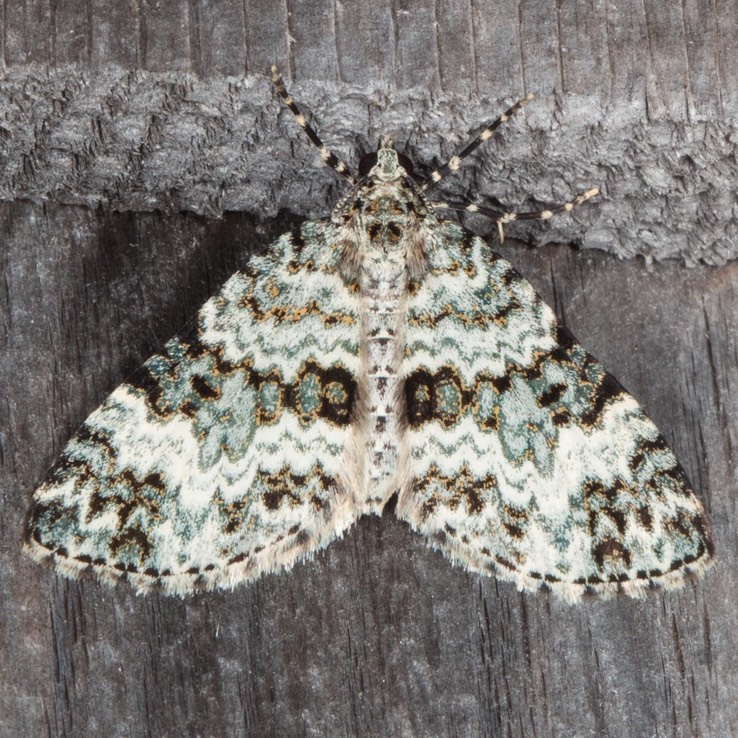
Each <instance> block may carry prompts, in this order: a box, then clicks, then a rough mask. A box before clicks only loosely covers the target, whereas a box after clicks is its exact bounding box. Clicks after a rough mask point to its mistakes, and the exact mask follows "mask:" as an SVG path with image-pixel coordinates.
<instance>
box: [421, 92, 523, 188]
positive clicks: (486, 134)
mask: <svg viewBox="0 0 738 738" xmlns="http://www.w3.org/2000/svg"><path fill="white" fill-rule="evenodd" d="M532 99H533V93H532V92H529V93H528V94H527V95H526V96H525V97H524V98H523V99H522V100H518V101H517V102H516V103H515V105H513V106H512V107H511V108H508V109H507V110H506V111H505V112H504V113H503V114H502V115H501V116H500V117H499V118H497V120H494V121H492V123H490V124H489V125H488V126H487V127H486V128H485V129H484V130H483V131H482V132H481V133H480V134H479V135H478V136H477V137H476V138H475V139H474V140H473V141H471V142H470V143H469V144H468V145H467V146H465V147H464V148H463V149H462V150H461V151H460V152H459V153H458V154H455V155H454V156H452V157H451V158H450V159H449V160H448V161H447V162H446V163H445V164H444V165H443V166H441V167H438V169H436V170H435V171H433V172H431V175H430V179H429V180H428V181H427V182H426V183H425V184H423V186H422V189H424V190H426V189H428V187H432V186H433V185H434V184H436V183H437V182H440V181H441V180H442V179H443V178H444V177H448V175H449V174H451V173H452V172H455V171H456V170H457V169H458V168H459V167H460V166H461V162H462V161H464V159H466V157H467V156H469V154H471V153H472V152H473V151H474V150H475V149H476V148H478V147H479V146H480V145H481V144H483V143H484V142H485V141H486V140H487V139H488V138H491V137H492V134H493V133H494V132H495V131H496V130H497V129H498V128H499V127H500V126H501V125H502V124H503V123H505V121H507V120H509V119H510V118H511V117H512V116H513V115H515V113H517V112H518V110H520V108H522V107H523V105H525V104H526V103H527V102H529V101H530V100H532Z"/></svg>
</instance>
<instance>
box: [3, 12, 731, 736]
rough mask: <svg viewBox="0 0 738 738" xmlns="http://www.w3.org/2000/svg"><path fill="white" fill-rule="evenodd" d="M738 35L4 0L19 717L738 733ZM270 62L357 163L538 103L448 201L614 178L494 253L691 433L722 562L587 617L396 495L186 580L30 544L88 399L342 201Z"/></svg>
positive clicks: (632, 20)
mask: <svg viewBox="0 0 738 738" xmlns="http://www.w3.org/2000/svg"><path fill="white" fill-rule="evenodd" d="M736 29H738V5H736V4H735V3H733V2H730V1H729V0H716V2H714V3H700V2H697V1H696V0H687V2H685V3H682V4H674V3H664V2H663V1H662V0H645V2H644V1H642V0H617V2H610V3H603V2H599V1H598V2H592V3H588V2H567V3H561V2H556V1H555V0H520V2H519V3H518V4H506V3H503V4H501V5H500V4H485V3H480V2H466V1H463V2H447V1H441V2H418V3H408V2H404V0H393V1H392V2H379V3H365V2H359V0H343V1H342V2H340V3H337V2H333V0H320V1H319V2H315V3H306V2H304V0H283V1H282V2H280V3H273V2H258V1H257V0H244V1H243V2H242V0H223V1H222V2H218V3H212V2H207V1H205V0H189V2H187V3H184V4H183V3H180V4H176V3H174V4H172V3H167V2H165V3H163V4H162V3H158V4H157V3H140V2H136V0H130V2H125V3H120V2H115V3H112V4H111V3H109V2H105V3H104V2H102V0H86V2H84V3H74V2H69V1H68V0H62V1H61V2H54V3H50V2H45V1H42V2H38V1H37V0H28V1H27V2H22V3H6V5H5V7H4V14H3V27H2V32H1V33H0V64H1V65H2V70H3V74H2V79H0V198H2V199H3V200H5V201H6V202H1V203H0V244H1V245H0V274H2V279H0V385H2V387H3V390H4V391H3V393H1V394H0V684H2V685H3V689H0V736H5V735H8V736H18V735H52V736H55V737H56V736H73V737H74V738H78V737H82V738H86V736H99V735H111V736H126V737H134V736H135V737H136V738H138V736H141V737H142V738H143V736H146V737H147V738H150V737H151V736H154V737H156V738H159V737H160V736H166V737H168V736H172V738H174V737H175V736H176V737H179V736H182V735H192V736H228V738H230V737H231V736H235V737H237V738H238V737H240V736H284V735H316V736H323V735H356V736H371V735H377V736H383V737H384V736H388V737H392V736H408V735H412V736H433V737H434V738H435V737H437V736H439V737H440V736H498V735H505V736H514V737H517V736H526V737H528V736H532V735H535V736H544V737H547V736H562V735H577V736H579V735H595V736H603V737H604V736H608V737H609V736H612V737H613V738H615V737H617V738H630V737H633V738H642V736H644V735H649V736H651V735H653V736H659V737H660V736H679V737H680V738H681V737H682V736H700V738H703V737H705V736H719V737H720V738H723V736H733V735H736V725H738V707H737V706H738V622H737V621H738V616H737V615H736V612H735V593H736V591H738V581H737V580H738V566H737V565H736V564H738V540H736V536H735V530H736V522H735V521H736V509H735V490H736V487H737V486H738V477H737V475H736V468H735V463H734V459H735V458H738V371H736V367H738V338H736V333H735V329H734V327H735V324H736V322H737V320H738V267H736V263H735V262H731V260H733V259H735V258H736V255H738V224H737V223H736V220H735V217H734V209H735V195H734V190H735V188H734V184H735V181H736V178H737V176H738V165H736V159H735V151H734V148H735V146H734V141H735V140H736V118H737V113H738V56H737V55H736V54H735V48H734V47H735V42H734V39H735V37H736ZM275 60H276V61H278V62H279V63H280V65H281V66H282V67H283V69H284V71H285V75H286V77H287V79H288V81H289V82H290V88H291V89H292V91H293V93H294V97H295V98H296V99H297V100H298V101H301V102H302V103H303V105H304V107H305V109H306V112H307V113H308V114H309V115H310V116H311V118H312V119H314V120H315V121H316V124H317V126H318V128H319V131H320V133H321V135H323V137H324V138H325V139H326V141H327V142H328V143H330V145H331V146H332V147H334V148H335V149H336V150H337V151H338V152H339V153H340V154H341V155H342V156H344V157H345V158H346V159H348V160H349V161H351V163H354V164H355V163H356V161H357V160H358V157H359V155H360V154H361V153H362V152H363V151H364V150H366V149H368V148H369V147H372V146H374V145H375V144H376V140H377V138H378V136H379V134H380V133H381V132H384V131H390V132H392V133H394V134H395V136H396V138H397V140H398V143H399V144H400V145H401V146H406V147H407V149H406V150H407V152H408V153H409V154H411V155H412V156H413V158H414V159H415V161H416V164H418V166H419V167H420V168H421V170H422V167H423V166H424V165H425V166H430V165H431V164H432V163H433V162H435V161H437V160H438V159H439V158H443V157H445V156H447V155H449V154H451V153H452V152H453V150H454V149H455V147H456V146H457V145H459V144H460V143H461V142H462V141H463V140H464V139H465V138H466V137H467V135H468V134H470V133H473V132H474V131H475V130H477V129H478V127H479V126H480V125H481V124H482V123H483V121H486V120H488V119H489V118H490V117H492V116H494V115H496V114H497V112H499V109H500V108H501V107H502V105H503V104H504V103H505V102H510V101H511V100H512V99H513V98H514V97H516V96H517V95H520V94H521V93H522V92H523V91H524V90H531V91H533V92H535V93H536V95H537V98H536V100H535V101H534V103H533V104H531V105H529V106H528V107H527V108H526V112H525V114H524V115H523V116H521V117H520V118H519V119H518V120H515V121H514V122H512V123H511V124H510V125H509V126H508V127H506V128H505V129H504V130H503V131H501V132H500V136H499V137H498V139H497V140H495V141H492V142H490V144H489V146H488V148H487V149H486V150H485V151H484V152H483V153H482V154H481V156H479V157H476V158H475V160H474V161H473V162H470V164H471V166H470V167H468V168H465V169H464V171H463V172H462V173H460V174H459V176H458V177H457V178H456V179H454V180H451V181H450V182H449V185H450V186H451V189H450V190H449V192H451V193H452V194H457V195H458V194H460V193H462V194H466V193H472V194H480V195H482V196H493V197H497V198H499V199H502V200H503V201H505V202H507V203H509V204H510V206H511V207H521V208H522V207H530V208H533V207H535V206H536V205H537V204H542V203H550V202H552V201H555V200H557V199H562V198H565V197H566V196H567V195H568V194H570V193H571V192H572V190H575V189H579V188H584V187H588V186H590V185H592V184H593V183H594V184H601V185H602V186H603V190H604V197H603V198H602V199H601V200H599V201H598V202H596V203H592V204H591V205H590V206H588V207H586V208H582V209H580V210H579V211H578V212H576V213H575V215H574V217H573V218H561V219H557V220H555V221H551V222H549V223H547V224H545V225H544V226H534V227H533V228H532V229H531V230H528V229H525V228H519V229H517V230H516V229H515V228H513V227H511V228H509V229H508V239H509V240H508V241H506V244H505V247H504V250H505V252H506V253H507V255H508V256H509V257H510V258H511V259H512V260H513V261H514V263H515V264H516V265H517V266H518V267H519V268H520V270H521V272H522V273H523V274H524V275H525V276H526V277H528V278H529V279H530V280H531V282H532V283H533V284H534V286H535V287H536V288H537V289H538V290H539V291H540V292H541V294H542V295H543V296H544V297H545V298H546V299H547V300H548V301H549V302H550V303H551V304H552V305H554V306H555V308H556V310H557V312H558V313H559V315H560V316H561V317H562V318H563V319H564V321H565V322H566V323H567V324H568V325H569V327H570V328H572V330H573V331H574V333H575V334H576V335H577V336H578V337H579V338H580V340H581V341H582V342H583V343H584V344H585V346H587V347H588V348H589V349H590V350H591V351H592V352H593V353H594V354H595V355H596V356H598V357H599V358H600V359H601V360H602V361H603V363H605V365H606V366H608V368H609V369H611V370H612V371H613V373H614V374H615V375H616V376H618V377H619V379H621V381H623V383H624V384H625V385H626V386H627V387H628V388H629V389H630V390H631V391H632V392H633V393H634V394H635V396H636V397H637V398H638V399H639V400H640V401H641V402H642V403H643V405H644V407H645V408H646V410H647V411H648V412H649V414H650V415H651V416H652V417H653V418H654V420H655V421H656V423H657V425H659V427H660V428H661V429H662V430H663V431H664V433H665V435H666V437H667V439H668V440H669V441H670V443H671V444H672V445H673V446H674V448H675V450H676V452H677V455H678V456H679V458H680V460H681V462H682V463H683V465H684V466H685V468H686V469H687V471H688V474H689V476H690V477H691V479H692V480H693V482H694V484H695V487H696V488H697V489H698V491H699V494H700V496H701V498H702V499H703V501H704V502H705V504H706V506H707V509H708V512H709V514H710V516H711V518H712V521H713V525H714V529H715V542H716V547H717V552H718V556H719V559H718V562H717V564H716V566H715V568H714V569H713V570H712V571H711V572H709V573H708V575H707V578H706V579H705V580H704V581H703V582H700V583H696V584H695V585H693V586H690V587H688V588H687V589H685V590H684V591H682V592H678V593H665V594H664V593H654V594H652V595H651V596H649V597H648V598H647V599H646V600H644V601H642V602H632V601H630V600H623V599H617V600H614V601H611V602H607V603H600V602H587V603H585V604H583V605H581V606H577V607H568V606H565V605H563V604H561V603H558V602H556V601H554V600H552V599H551V598H549V597H548V596H546V595H535V596H531V595H522V594H519V593H517V592H515V591H514V588H513V587H511V586H510V585H507V584H500V583H497V582H496V581H495V580H493V579H489V578H481V577H478V576H476V575H471V574H467V573H465V572H463V571H462V570H459V569H457V568H455V567H453V566H451V565H450V564H449V562H447V561H446V560H445V559H444V558H443V557H441V556H440V555H439V554H437V553H434V552H433V551H431V550H429V549H428V548H427V547H426V546H425V543H424V542H423V541H422V539H420V538H419V537H418V536H416V535H415V534H413V533H412V532H411V531H409V529H408V528H407V527H406V526H404V525H403V524H402V523H400V522H398V521H397V520H396V519H395V518H394V516H393V515H392V514H391V513H388V514H385V515H384V516H382V518H381V519H380V518H371V519H364V520H362V521H361V522H360V523H359V524H358V525H357V526H355V528H354V529H352V530H351V531H350V532H349V533H348V534H347V535H346V536H345V537H344V539H342V540H341V541H338V542H336V543H334V544H332V545H331V546H330V547H329V548H328V549H327V550H325V551H324V552H321V553H320V554H318V555H317V556H316V557H315V558H314V560H312V561H308V562H304V563H301V564H299V565H297V566H296V567H295V568H294V569H293V570H292V571H291V572H289V573H283V574H280V575H278V576H269V577H265V578H263V579H261V580H259V581H258V582H256V583H254V584H252V585H249V586H244V587H241V588H238V589H237V590H235V591H234V592H232V593H214V594H207V595H200V596H196V597H194V598H189V599H187V600H179V599H176V598H167V597H164V596H160V595H153V596H150V597H137V596H135V595H134V594H133V593H132V592H131V591H130V589H129V588H128V587H126V586H125V585H124V586H120V587H118V588H115V589H109V588H106V587H104V586H103V585H100V584H98V583H96V582H94V581H91V580H84V581H81V582H74V583H70V582H67V581H65V580H62V579H59V578H58V577H56V576H55V575H54V574H53V573H52V572H50V571H48V570H45V569H43V568H42V567H38V566H36V565H35V564H33V563H32V562H30V561H28V560H26V559H25V558H24V557H23V556H22V555H21V552H20V544H21V537H22V532H23V530H24V526H25V516H26V509H27V506H28V503H29V500H30V496H31V493H32V490H33V488H34V487H35V485H36V484H37V483H38V482H39V481H40V479H41V478H42V477H43V474H44V472H45V470H46V468H47V467H48V465H49V464H50V463H51V462H52V461H53V460H54V458H55V457H56V455H57V454H58V453H59V451H60V450H61V448H62V447H63V445H64V444H65V442H66V441H67V440H68V438H69V436H70V435H71V434H72V433H73V432H74V430H75V429H76V428H77V426H78V425H79V423H81V422H82V420H84V418H85V417H86V416H87V415H88V413H89V412H90V411H91V410H93V409H94V408H95V407H96V406H97V404H98V403H99V402H100V401H101V400H103V399H104V398H105V396H106V395H107V394H108V393H109V392H110V391H111V390H112V389H113V388H114V387H115V386H116V385H117V384H118V383H119V382H120V381H121V380H122V379H123V378H124V377H126V376H127V375H128V374H130V372H132V371H133V370H134V369H135V368H136V367H137V366H138V365H139V364H140V362H141V361H142V360H143V359H145V358H146V357H147V356H148V355H149V354H150V353H152V352H153V351H155V350H156V349H157V348H158V347H160V346H161V344H162V343H163V342H164V341H165V340H166V339H167V338H168V337H169V336H170V335H172V334H173V333H174V332H176V331H177V330H179V329H180V328H181V327H182V326H183V325H184V324H185V323H186V321H187V320H188V319H189V318H190V317H191V316H192V315H193V314H194V313H195V311H196V309H197V307H198V306H199V305H200V304H201V303H202V302H203V301H204V300H205V299H206V298H207V297H208V296H209V295H210V294H211V293H212V292H214V291H215V290H216V289H217V288H218V287H219V286H220V284H222V282H223V281H224V280H225V279H226V278H227V277H228V276H229V275H230V273H232V272H233V271H235V269H237V268H238V267H239V266H240V265H241V264H242V263H243V262H244V260H245V259H246V258H247V257H248V255H249V254H250V253H252V252H253V251H256V250H259V249H262V248H264V247H265V245H266V244H267V243H268V242H269V241H270V240H271V239H272V238H273V237H274V236H275V235H276V234H277V233H279V232H281V231H283V230H286V229H288V228H289V227H291V225H292V224H293V223H295V222H296V221H297V220H299V219H301V218H303V217H305V216H311V217H316V216H318V215H324V214H326V213H327V212H328V211H329V209H330V207H331V206H332V204H333V203H335V201H336V199H337V197H338V196H339V195H340V194H342V193H343V192H344V190H343V189H342V188H341V187H340V185H339V184H337V182H336V179H335V177H334V176H333V175H332V174H331V173H330V172H328V171H327V170H326V169H325V168H324V167H321V165H320V162H319V160H318V157H317V156H316V155H315V152H314V151H313V150H312V149H310V148H309V147H308V145H307V144H306V143H305V141H304V139H303V138H301V137H300V134H299V132H298V131H297V130H296V128H295V127H294V124H293V122H292V121H291V120H290V116H289V114H288V113H287V112H286V111H284V110H282V109H281V108H280V105H279V103H278V101H276V99H275V98H274V95H273V92H272V90H271V89H270V85H269V83H268V80H267V79H266V74H267V71H268V69H269V66H270V65H271V64H272V63H273V62H274V61H275ZM244 74H245V75H247V76H246V77H244V76H243V75H244ZM527 195H531V196H532V197H533V198H534V199H535V200H534V201H533V200H529V201H527V202H526V196H527ZM29 200H30V201H29ZM63 203H70V204H72V205H71V206H69V205H67V206H65V205H64V204H63ZM80 204H85V205H88V206H90V207H89V208H86V207H79V205H80ZM116 210H119V211H122V212H116ZM180 211H189V212H180ZM229 211H241V212H238V213H235V212H229ZM285 212H289V213H292V215H290V216H286V215H284V213H285ZM470 223H471V225H472V226H473V227H474V228H475V230H478V231H479V232H482V233H487V234H489V235H490V237H491V238H494V230H495V229H494V227H493V226H491V225H490V224H489V223H487V222H485V221H484V220H473V221H470ZM513 235H520V236H524V237H525V238H527V239H528V240H530V241H531V242H535V243H543V242H545V241H547V240H549V239H550V240H553V241H564V242H575V241H576V242H580V243H582V244H584V245H585V246H587V247H595V248H598V249H605V250H610V251H612V252H613V253H616V254H618V255H620V256H635V255H642V256H644V257H645V259H646V260H648V261H650V260H659V259H670V258H674V257H677V258H678V259H679V260H680V263H676V262H675V261H671V262H667V263H664V264H659V265H656V266H648V265H647V264H646V263H645V262H644V259H642V258H639V259H629V260H627V261H619V260H616V259H614V258H612V257H611V256H608V255H606V254H604V253H601V252H599V251H593V250H591V249H590V250H586V251H576V250H574V249H569V248H565V247H558V248H557V247H546V248H541V249H536V250H531V249H528V248H525V247H522V246H520V245H516V244H515V243H514V242H513V241H512V240H511V237H512V236H513ZM685 261H686V262H687V263H691V264H695V263H699V262H700V261H702V262H705V263H712V264H725V266H723V267H721V268H709V267H705V266H697V267H695V268H693V269H689V270H687V269H684V268H683V266H682V265H681V262H685Z"/></svg>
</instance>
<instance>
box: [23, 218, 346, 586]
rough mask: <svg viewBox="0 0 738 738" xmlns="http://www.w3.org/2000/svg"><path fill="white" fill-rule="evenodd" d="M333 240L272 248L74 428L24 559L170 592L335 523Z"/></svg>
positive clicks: (340, 371)
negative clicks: (187, 330)
mask: <svg viewBox="0 0 738 738" xmlns="http://www.w3.org/2000/svg"><path fill="white" fill-rule="evenodd" d="M335 235H336V234H335V227H334V226H332V225H331V224H330V222H328V221H312V222H307V223H305V224H303V226H302V227H301V228H300V229H298V230H296V231H295V232H294V233H292V234H287V235H285V236H283V237H281V238H280V239H278V240H277V241H276V243H275V244H273V245H272V246H271V247H270V250H269V252H268V255H266V256H264V257H260V258H256V259H252V260H251V261H250V262H249V265H248V266H247V267H246V268H245V269H244V270H242V271H240V272H237V273H236V274H235V275H233V277H231V278H230V279H229V280H228V282H227V283H226V284H225V285H224V287H223V289H222V290H221V292H220V293H219V294H218V295H216V296H215V297H213V298H212V299H210V300H209V301H208V302H207V303H206V304H205V305H204V306H203V307H202V308H201V310H200V311H199V313H198V317H197V321H196V325H195V327H194V330H193V331H192V332H191V333H190V334H188V335H183V336H180V337H177V338H173V339H172V340H170V341H169V342H168V343H167V345H166V347H165V349H164V351H163V352H162V353H161V354H157V355H155V356H153V357H152V358H150V359H149V360H148V361H147V362H146V364H145V365H144V366H143V367H142V368H141V369H140V370H139V371H138V373H137V374H136V376H134V377H133V378H132V379H131V380H130V381H129V382H128V383H126V384H123V385H121V386H120V387H119V388H118V389H116V390H115V391H114V392H113V394H112V395H111V396H110V397H109V398H108V399H107V400H106V401H105V403H104V404H103V405H102V406H101V407H100V408H99V409H98V410H96V411H95V412H94V413H93V414H92V415H91V416H90V417H89V418H88V419H87V421H86V422H85V424H84V425H83V427H82V428H81V430H80V431H79V432H78V433H77V435H76V436H75V437H74V438H73V439H72V441H71V442H70V443H69V445H68V446H67V447H66V449H65V451H64V453H63V455H62V456H61V458H60V460H59V461H58V463H57V465H56V466H55V468H54V469H52V471H51V472H50V474H49V476H48V477H47V479H46V481H45V482H44V483H43V485H42V486H41V487H40V488H39V489H38V491H37V492H36V495H35V497H34V507H33V510H32V514H31V525H30V535H29V540H28V547H29V549H30V552H31V554H32V555H33V556H34V557H35V558H36V559H43V558H47V557H52V558H53V559H54V561H55V563H56V565H57V566H58V568H59V569H60V570H61V571H63V572H64V573H67V574H69V575H72V576H75V575H76V574H78V573H79V572H80V571H82V570H84V569H93V570H94V571H95V572H96V573H97V574H98V575H99V576H101V577H103V578H107V579H111V578H115V577H120V576H123V575H125V576H127V578H128V579H130V580H131V582H132V583H133V584H134V586H135V587H137V588H138V589H140V590H144V589H146V588H148V587H149V586H151V585H153V584H160V585H161V586H163V588H164V589H165V590H166V591H171V592H179V593H183V592H186V591H190V590H191V589H193V588H196V587H203V588H208V589H209V588H213V587H216V586H220V587H231V586H233V585H234V584H236V583H238V582H239V581H242V580H246V579H251V578H253V577H255V576H258V575H259V574H261V573H263V572H266V571H272V570H275V569H277V568H281V567H282V566H283V565H286V566H289V565H291V564H292V563H293V562H294V561H295V560H296V559H297V558H299V557H300V556H302V555H305V554H306V553H309V552H311V551H313V550H315V549H316V548H319V547H321V546H323V545H325V544H327V543H328V542H329V541H330V540H332V539H334V538H336V537H337V536H339V535H341V534H342V532H343V531H344V530H345V529H346V528H347V527H348V526H350V525H351V523H352V522H353V521H354V519H355V518H356V516H357V515H358V511H357V504H356V501H355V499H354V497H353V496H352V493H351V492H349V490H350V488H351V487H352V486H355V483H354V480H352V479H351V478H350V477H351V474H352V471H351V468H352V461H351V459H353V458H355V457H356V450H355V449H354V448H353V446H352V444H353V443H354V440H353V435H352V434H353V431H352V425H351V420H352V415H353V412H354V406H355V404H356V399H357V397H356V396H357V381H356V376H357V372H358V370H359V358H358V357H359V345H358V341H359V328H358V323H359V303H358V297H357V295H356V290H355V289H352V288H351V287H350V286H347V285H346V284H345V283H344V281H343V280H342V279H341V277H340V276H339V274H338V271H337V268H338V264H339V261H340V257H341V253H340V249H339V247H338V246H337V245H336V239H335Z"/></svg>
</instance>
